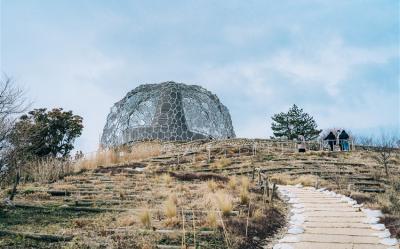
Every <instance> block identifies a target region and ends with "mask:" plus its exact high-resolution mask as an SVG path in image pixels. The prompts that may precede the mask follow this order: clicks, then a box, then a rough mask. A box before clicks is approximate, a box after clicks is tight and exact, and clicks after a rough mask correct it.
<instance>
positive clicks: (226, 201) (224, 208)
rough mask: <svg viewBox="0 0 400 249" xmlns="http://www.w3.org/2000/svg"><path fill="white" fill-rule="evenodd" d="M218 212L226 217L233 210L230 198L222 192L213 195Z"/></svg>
mask: <svg viewBox="0 0 400 249" xmlns="http://www.w3.org/2000/svg"><path fill="white" fill-rule="evenodd" d="M215 200H216V202H217V205H218V208H219V210H220V211H221V212H222V214H223V215H224V216H228V215H229V214H230V213H231V212H232V210H233V203H232V197H231V196H230V195H228V194H226V193H224V192H217V193H216V194H215Z"/></svg>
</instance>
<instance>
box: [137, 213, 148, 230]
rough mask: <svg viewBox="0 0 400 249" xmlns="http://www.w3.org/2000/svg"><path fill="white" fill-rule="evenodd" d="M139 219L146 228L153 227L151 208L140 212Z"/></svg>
mask: <svg viewBox="0 0 400 249" xmlns="http://www.w3.org/2000/svg"><path fill="white" fill-rule="evenodd" d="M139 220H140V222H141V223H142V225H143V226H144V227H145V228H150V227H151V213H150V211H149V210H144V211H143V212H141V213H140V214H139Z"/></svg>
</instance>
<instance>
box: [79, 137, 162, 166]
mask: <svg viewBox="0 0 400 249" xmlns="http://www.w3.org/2000/svg"><path fill="white" fill-rule="evenodd" d="M161 152H162V146H161V144H159V143H138V144H135V145H132V146H130V147H122V148H119V149H110V150H106V149H99V150H98V151H96V152H95V153H92V154H90V155H87V156H85V157H84V158H82V159H80V160H78V161H77V162H76V163H75V164H74V165H73V170H74V171H75V172H79V171H81V170H91V169H95V168H97V167H99V166H111V165H116V164H123V163H129V162H135V161H138V160H143V159H147V158H151V157H155V156H159V155H161Z"/></svg>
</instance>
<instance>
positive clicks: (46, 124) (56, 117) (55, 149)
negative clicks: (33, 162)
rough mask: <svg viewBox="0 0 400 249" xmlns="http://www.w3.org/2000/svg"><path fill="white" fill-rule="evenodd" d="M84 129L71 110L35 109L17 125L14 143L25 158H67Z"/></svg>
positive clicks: (13, 138) (78, 118) (13, 135)
mask: <svg viewBox="0 0 400 249" xmlns="http://www.w3.org/2000/svg"><path fill="white" fill-rule="evenodd" d="M82 129H83V125H82V117H80V116H78V115H74V114H73V113H72V111H67V112H66V111H63V109H62V108H55V109H53V110H51V111H47V110H46V109H44V108H43V109H35V110H33V111H30V112H29V113H28V114H27V115H23V116H22V117H21V118H20V120H19V121H18V122H17V123H16V124H15V127H14V130H13V132H12V135H11V144H13V145H14V147H15V148H16V149H17V150H18V151H20V152H22V154H23V155H25V156H24V157H25V158H26V157H36V158H43V157H48V156H51V157H62V158H65V157H68V156H69V153H70V152H71V150H72V149H73V148H74V146H73V143H74V141H75V138H77V137H79V136H80V135H81V133H82ZM19 154H21V153H19Z"/></svg>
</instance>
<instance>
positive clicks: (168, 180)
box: [161, 174, 172, 185]
mask: <svg viewBox="0 0 400 249" xmlns="http://www.w3.org/2000/svg"><path fill="white" fill-rule="evenodd" d="M161 179H162V181H163V182H164V183H165V184H167V185H169V184H171V182H172V177H171V176H170V175H169V174H162V175H161Z"/></svg>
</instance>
